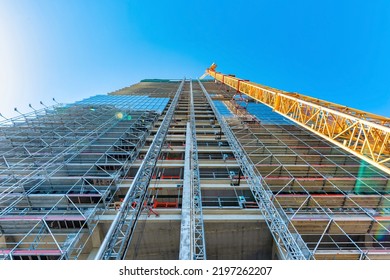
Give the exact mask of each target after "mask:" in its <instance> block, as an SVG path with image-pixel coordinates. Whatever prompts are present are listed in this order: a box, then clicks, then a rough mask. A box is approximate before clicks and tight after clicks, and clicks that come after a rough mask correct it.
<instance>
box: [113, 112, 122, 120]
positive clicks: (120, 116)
mask: <svg viewBox="0 0 390 280" xmlns="http://www.w3.org/2000/svg"><path fill="white" fill-rule="evenodd" d="M115 118H117V119H118V120H122V119H123V113H122V112H117V113H116V114H115Z"/></svg>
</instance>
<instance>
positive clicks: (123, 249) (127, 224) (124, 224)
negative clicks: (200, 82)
mask: <svg viewBox="0 0 390 280" xmlns="http://www.w3.org/2000/svg"><path fill="white" fill-rule="evenodd" d="M183 84H184V80H183V81H182V82H181V83H180V86H179V88H178V89H177V91H176V94H175V97H174V98H173V100H172V102H171V104H170V106H169V109H168V111H167V113H166V115H165V117H164V120H163V121H162V123H161V126H160V128H159V129H158V131H157V133H156V135H155V137H154V140H153V142H152V144H151V145H150V147H149V150H148V152H147V154H146V156H145V158H144V160H143V162H142V164H141V166H140V167H139V169H138V171H137V174H136V175H135V178H134V180H133V182H132V184H131V186H130V188H129V190H128V192H127V193H126V196H125V198H124V200H123V203H122V205H121V207H120V209H119V212H118V214H117V215H116V217H115V219H114V221H113V222H112V224H111V226H110V229H109V230H108V232H107V235H106V237H105V238H104V240H103V242H102V244H101V246H100V248H99V251H98V253H97V254H96V256H95V259H124V258H125V257H126V254H127V251H128V249H129V246H130V243H131V240H132V238H133V234H134V230H135V227H136V225H137V221H138V218H139V216H140V214H141V212H142V210H143V206H144V201H145V196H146V194H147V188H148V185H149V182H150V179H151V177H152V173H153V171H154V168H155V165H156V163H157V160H158V156H159V154H160V152H161V148H162V147H163V144H164V141H165V137H166V135H167V133H168V128H169V126H170V123H171V121H172V117H173V114H174V111H175V108H176V105H177V102H178V100H179V97H180V94H181V92H182V88H183Z"/></svg>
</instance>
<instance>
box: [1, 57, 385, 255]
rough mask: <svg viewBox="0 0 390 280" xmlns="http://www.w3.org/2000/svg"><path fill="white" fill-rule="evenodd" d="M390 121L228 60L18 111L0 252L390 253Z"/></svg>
mask: <svg viewBox="0 0 390 280" xmlns="http://www.w3.org/2000/svg"><path fill="white" fill-rule="evenodd" d="M207 75H209V76H211V77H213V79H204V78H205V76H207ZM31 108H33V107H32V106H31ZM17 112H19V111H17ZM0 117H2V115H0ZM2 118H4V117H2ZM389 126H390V119H389V118H386V117H381V116H377V115H374V114H370V113H367V112H363V111H360V110H356V109H351V108H348V107H345V106H340V105H337V104H334V103H330V102H326V101H323V100H319V99H316V98H312V97H308V96H305V95H301V94H298V93H290V92H285V91H281V90H277V89H274V88H270V87H267V86H263V85H259V84H256V83H253V82H250V81H248V80H244V79H239V78H236V77H235V76H234V75H226V74H222V73H219V72H216V65H215V64H213V65H211V67H209V68H208V69H207V70H206V73H205V75H204V76H202V77H201V79H187V78H184V79H145V80H142V81H140V82H139V83H137V84H135V85H132V86H129V87H125V88H122V89H119V90H117V91H115V92H111V93H109V94H108V95H97V96H93V97H90V98H86V99H84V100H82V101H79V102H76V103H74V104H68V105H64V104H55V105H54V106H50V107H49V106H45V105H44V108H42V109H38V110H35V109H34V111H33V112H31V113H26V114H24V113H20V115H19V116H17V117H15V118H12V119H6V118H4V120H2V121H0V259H4V260H13V259H18V260H24V259H26V260H31V259H39V260H47V259H59V260H61V259H96V260H99V259H103V260H123V259H126V260H127V259H130V260H156V259H177V260H215V259H242V260H247V259H292V260H309V259H310V260H313V259H330V260H333V259H353V260H364V259H390V230H389V229H390V156H389V154H390V142H389V141H390V127H389Z"/></svg>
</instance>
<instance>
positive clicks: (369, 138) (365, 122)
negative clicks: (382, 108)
mask: <svg viewBox="0 0 390 280" xmlns="http://www.w3.org/2000/svg"><path fill="white" fill-rule="evenodd" d="M216 67H217V65H216V64H214V63H213V64H212V65H211V66H210V67H209V68H208V69H207V70H206V73H207V74H208V75H210V76H212V77H214V78H215V79H216V80H217V81H219V82H221V83H223V84H225V85H227V86H229V87H231V88H233V89H234V90H236V91H237V92H240V93H244V94H246V95H248V96H250V97H252V98H253V99H255V100H257V101H259V102H261V103H263V104H265V105H267V106H269V107H271V108H272V109H273V110H274V111H275V112H277V113H279V114H281V115H283V116H284V117H286V118H288V119H290V120H292V121H294V122H295V123H297V124H299V125H300V126H302V127H304V128H306V129H308V130H309V131H311V132H313V133H315V134H317V135H319V136H321V137H322V138H325V139H326V140H328V141H329V142H331V143H333V144H336V145H337V146H339V147H341V148H343V149H344V150H347V151H348V152H350V153H352V154H354V155H356V156H358V157H360V158H361V159H363V160H365V161H367V162H369V163H370V164H372V165H373V166H375V167H377V168H379V169H381V170H382V171H384V172H386V173H387V174H390V165H389V164H390V118H386V117H383V116H378V115H375V114H371V113H368V112H364V111H361V110H357V109H352V108H348V107H346V106H342V105H339V104H335V103H331V102H328V101H324V100H320V99H317V98H313V97H309V96H305V95H302V94H298V93H291V92H286V91H282V90H278V89H275V88H271V87H268V86H263V85H260V84H257V83H253V82H250V81H249V80H244V79H241V78H237V77H235V76H234V75H227V74H223V73H220V72H216V70H215V69H216Z"/></svg>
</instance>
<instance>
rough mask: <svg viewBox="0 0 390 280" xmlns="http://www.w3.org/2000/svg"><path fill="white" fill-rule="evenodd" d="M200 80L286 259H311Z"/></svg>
mask: <svg viewBox="0 0 390 280" xmlns="http://www.w3.org/2000/svg"><path fill="white" fill-rule="evenodd" d="M198 83H199V85H200V87H201V88H202V91H203V93H204V95H205V96H206V98H207V101H208V102H209V104H210V106H211V108H212V109H213V111H214V114H215V116H216V118H217V120H218V122H219V124H220V126H221V128H222V130H223V132H224V134H225V136H226V139H227V141H228V142H229V145H230V147H231V148H232V151H233V153H234V156H235V158H236V159H237V162H238V163H239V165H240V168H241V170H242V172H243V173H244V175H245V177H246V180H247V182H248V185H249V186H250V189H251V191H252V193H253V196H254V197H255V199H256V202H257V204H258V205H259V208H260V210H261V212H262V214H263V216H264V217H265V220H266V222H267V225H268V227H269V229H270V231H271V233H272V235H273V237H274V240H275V242H276V244H277V246H278V247H279V248H280V252H281V253H282V254H284V258H285V259H310V258H311V257H312V256H311V252H310V250H309V249H308V248H307V246H306V244H305V243H304V242H303V240H302V238H301V236H300V235H299V234H298V233H297V232H295V231H294V229H292V228H290V226H291V223H290V222H289V219H288V217H287V216H286V215H285V213H284V211H283V209H281V208H278V207H276V205H275V204H274V203H273V194H272V191H271V190H269V188H267V185H266V184H265V182H264V180H263V179H262V177H261V175H260V174H258V172H257V171H256V170H255V169H254V168H253V163H252V162H251V160H250V158H249V157H248V156H247V155H246V153H245V150H244V149H243V148H242V147H241V145H240V143H239V142H238V141H237V139H236V137H235V136H234V134H233V133H232V131H231V129H230V127H229V125H228V124H227V123H226V121H225V119H224V118H223V117H222V116H221V115H220V114H219V112H218V110H217V109H216V107H215V106H214V103H213V101H212V99H211V98H210V96H209V94H208V92H207V91H206V89H205V88H204V86H203V84H202V83H201V82H200V81H199V80H198Z"/></svg>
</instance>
